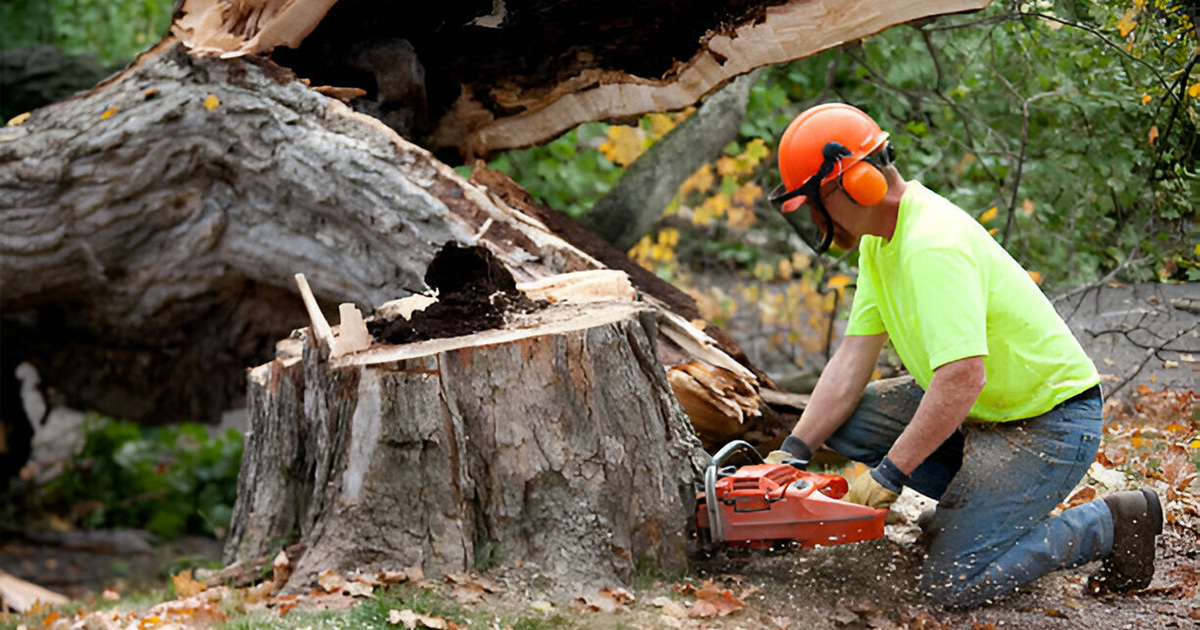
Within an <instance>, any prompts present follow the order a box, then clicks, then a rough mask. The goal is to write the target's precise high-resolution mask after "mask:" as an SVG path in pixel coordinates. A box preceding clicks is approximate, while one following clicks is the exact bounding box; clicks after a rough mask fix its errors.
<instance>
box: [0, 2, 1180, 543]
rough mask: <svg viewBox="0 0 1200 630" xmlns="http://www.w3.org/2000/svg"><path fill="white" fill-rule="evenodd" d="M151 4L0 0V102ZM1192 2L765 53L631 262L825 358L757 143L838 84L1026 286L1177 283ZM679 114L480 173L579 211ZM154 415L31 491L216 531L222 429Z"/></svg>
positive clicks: (138, 22) (24, 92) (109, 51)
mask: <svg viewBox="0 0 1200 630" xmlns="http://www.w3.org/2000/svg"><path fill="white" fill-rule="evenodd" d="M171 11H172V2H170V1H169V0H42V1H30V0H11V1H9V2H5V3H3V4H0V42H2V44H0V46H2V47H3V50H0V83H2V84H0V93H2V94H3V98H2V99H0V100H2V102H0V115H2V116H3V119H4V120H8V119H9V118H11V117H14V116H18V115H20V114H21V113H22V112H26V111H28V110H30V109H32V108H35V107H38V106H41V105H44V104H46V103H49V102H52V101H54V100H57V99H60V98H63V97H65V96H68V95H69V94H71V93H73V92H74V91H77V90H82V89H87V88H89V87H91V86H92V85H94V84H95V83H96V82H97V81H99V80H100V79H102V78H103V77H104V76H106V75H107V74H109V73H111V72H113V71H115V70H117V69H119V68H120V67H121V66H122V65H123V64H124V63H127V62H128V61H130V60H131V59H132V58H133V57H134V56H135V55H136V54H137V53H138V52H140V51H141V50H144V49H145V48H147V47H148V46H151V45H153V44H154V43H156V42H157V41H158V40H159V38H160V37H161V36H162V34H163V33H165V32H166V29H167V26H168V23H169V21H170V16H171ZM1197 11H1198V9H1197V7H1196V5H1195V3H1191V2H1186V1H1179V0H1111V1H1106V2H1084V1H1082V0H1053V1H1050V0H1042V1H1033V2H1029V1H1024V2H1021V1H1010V0H998V1H996V2H994V3H993V4H992V6H991V7H990V8H989V9H987V10H985V11H983V12H980V13H975V14H969V15H960V16H949V17H944V18H939V19H937V20H931V21H927V22H922V23H920V24H913V25H904V26H897V27H894V28H891V29H889V30H887V31H885V32H883V33H880V34H878V35H875V36H872V37H870V38H868V39H866V40H863V41H861V42H855V43H852V44H848V45H845V46H842V47H840V48H838V49H835V50H830V51H826V52H824V53H821V54H818V55H815V56H813V57H810V58H807V59H803V60H800V61H796V62H792V63H789V64H784V65H780V66H776V67H772V68H768V69H766V70H765V71H764V72H762V74H761V75H760V77H759V79H758V81H757V83H756V84H755V85H754V86H753V88H752V90H751V94H750V99H749V106H748V110H747V112H746V117H745V122H744V124H743V125H742V127H741V132H740V137H739V138H738V139H737V141H735V142H733V143H731V144H730V145H729V146H727V147H726V148H725V150H724V152H723V153H722V154H721V155H714V156H712V161H711V163H710V164H708V165H706V166H704V167H703V168H701V169H700V170H699V171H697V172H696V173H695V174H694V175H693V176H692V177H691V178H689V179H688V180H687V181H686V182H685V183H684V184H683V185H682V186H681V187H680V189H679V193H678V194H677V195H676V197H675V199H674V200H673V201H671V203H670V205H669V206H668V207H666V208H663V209H662V210H663V216H662V218H661V219H660V220H659V222H658V224H657V226H656V228H655V229H654V231H652V232H651V233H650V234H647V235H645V236H644V237H643V238H642V240H641V241H640V242H639V243H638V244H637V245H635V246H634V247H633V248H632V250H631V251H630V255H631V256H633V257H634V258H635V259H637V260H638V261H639V262H641V263H642V264H643V265H645V266H646V267H648V268H650V269H652V270H654V271H655V272H657V273H658V274H659V275H661V276H662V277H664V278H667V279H669V280H671V281H672V282H675V283H676V284H677V285H679V286H680V287H681V288H684V289H685V290H687V291H689V292H690V293H691V294H692V295H693V296H695V297H696V299H697V301H698V303H699V305H700V307H701V311H702V314H703V315H704V317H705V318H706V319H707V320H708V321H711V322H713V323H716V324H718V325H724V326H727V327H730V328H731V329H732V330H731V332H733V333H734V334H735V338H736V337H737V332H738V328H739V326H740V327H741V328H742V329H743V330H752V331H753V333H754V334H755V335H757V336H758V337H760V338H761V339H762V340H763V341H762V344H763V347H760V348H748V351H750V352H751V356H754V357H755V358H756V362H761V363H767V364H768V365H760V367H764V368H765V369H767V368H769V367H770V366H769V364H770V363H772V361H776V362H778V363H779V364H781V365H791V366H792V367H803V366H805V364H806V363H810V364H811V363H812V362H813V359H812V357H813V356H814V355H816V356H819V355H820V353H821V352H823V351H827V350H828V345H829V336H828V335H826V334H820V335H815V336H814V335H813V332H812V331H826V330H829V329H830V325H831V324H832V322H833V321H834V320H835V317H836V313H837V310H838V308H837V307H838V298H839V297H840V295H841V291H842V290H843V289H844V287H846V286H847V285H848V284H850V283H852V281H853V274H854V265H853V263H854V256H853V252H850V253H848V254H846V255H845V256H843V257H842V258H841V259H840V260H839V261H837V262H836V263H835V264H831V263H830V261H829V260H821V259H814V258H813V257H812V256H810V255H809V253H807V252H806V251H805V250H804V247H803V245H801V244H800V241H799V240H798V239H796V238H795V237H794V236H792V235H791V234H790V231H789V228H787V227H786V225H785V224H784V222H783V221H782V220H781V219H780V218H779V217H778V216H777V215H776V213H775V212H774V211H773V210H772V209H771V208H770V207H769V206H768V204H767V203H766V200H765V194H764V191H768V190H770V189H771V188H772V187H774V186H775V185H776V184H777V183H778V174H777V172H776V169H775V153H774V150H775V142H776V140H777V138H778V137H779V136H780V134H781V133H782V132H783V130H784V128H785V127H786V125H787V124H788V122H789V121H790V120H791V118H792V117H793V116H795V115H796V114H797V113H799V112H800V111H802V110H803V109H805V108H807V107H809V106H811V105H813V104H816V103H819V102H824V101H831V100H839V101H845V102H849V103H852V104H855V105H857V106H859V107H861V108H862V109H864V110H866V111H867V112H868V113H870V114H871V115H872V116H874V117H875V118H876V119H877V120H878V121H879V122H880V124H881V125H882V126H883V127H884V128H885V129H887V130H889V131H890V132H891V134H892V141H893V142H894V144H895V146H896V149H897V155H898V158H899V167H900V169H901V171H902V173H904V174H905V176H907V177H911V178H916V179H919V180H921V181H923V182H924V183H925V184H926V185H927V186H929V187H930V188H931V189H933V190H935V191H938V192H940V193H941V194H943V195H945V196H947V197H948V198H950V199H951V200H952V201H954V202H955V203H957V204H958V205H960V206H961V207H962V208H963V209H965V210H966V211H967V212H968V213H971V214H972V215H973V216H975V217H977V218H978V219H979V220H980V221H981V222H982V223H983V224H984V225H985V226H987V227H988V228H989V229H990V230H991V231H992V233H993V234H994V236H995V238H996V239H997V240H998V241H1000V242H1001V243H1002V244H1003V245H1004V246H1005V248H1006V249H1007V250H1008V251H1009V252H1010V253H1011V254H1012V255H1013V256H1014V257H1015V258H1016V259H1017V260H1018V261H1019V262H1021V263H1022V264H1023V265H1024V266H1025V267H1026V268H1027V269H1029V270H1030V272H1031V275H1033V276H1034V277H1035V279H1036V280H1037V281H1039V282H1040V283H1041V284H1042V286H1043V289H1044V290H1045V291H1046V292H1047V293H1049V294H1055V293H1063V292H1066V291H1069V290H1071V289H1073V288H1077V287H1080V286H1084V285H1087V284H1090V283H1095V282H1098V281H1101V280H1118V281H1126V282H1144V281H1161V282H1180V281H1193V282H1194V281H1198V280H1200V266H1198V260H1200V238H1198V237H1197V234H1198V231H1197V220H1198V219H1197V203H1198V200H1200V142H1198V140H1197V126H1198V124H1200V69H1197V67H1196V66H1197V59H1198V57H1200V41H1198V40H1197V34H1196V27H1195V24H1196V20H1197V17H1200V16H1198V15H1197ZM691 111H692V110H687V111H682V112H663V113H659V114H652V115H648V116H645V117H643V118H642V119H641V121H640V123H639V124H636V125H611V124H607V123H600V122H597V123H589V124H585V125H582V126H580V127H579V128H577V129H574V130H572V131H570V132H568V133H566V134H564V135H563V136H562V137H560V138H558V139H556V140H554V141H552V142H549V143H547V144H545V145H542V146H538V147H533V148H529V149H523V150H518V151H510V152H507V153H505V154H502V155H499V156H496V157H495V158H494V159H493V160H492V161H491V162H490V163H489V166H491V167H492V168H495V169H498V170H501V171H504V172H506V173H508V174H509V175H511V176H512V177H513V178H514V179H515V180H516V181H517V182H518V183H520V184H521V185H522V186H524V187H525V188H526V189H527V190H529V191H530V192H531V193H532V194H533V195H535V196H536V197H537V198H539V199H540V200H542V201H543V202H544V203H546V204H547V205H549V206H551V207H553V208H556V209H558V210H561V211H563V212H566V213H568V214H571V215H573V216H580V215H582V214H584V213H586V212H587V211H588V209H589V208H591V207H592V205H593V204H595V202H596V201H597V200H598V199H599V198H601V197H602V196H603V195H604V194H605V193H607V192H608V191H609V190H610V189H611V188H612V187H613V185H614V184H615V183H616V181H617V180H618V179H619V178H620V177H621V175H622V173H623V172H624V168H625V167H626V166H628V165H629V164H630V163H631V162H632V161H634V160H635V159H637V158H638V157H639V156H641V155H643V154H644V152H645V151H646V149H647V148H649V147H650V146H652V145H653V144H654V143H655V142H657V141H658V140H659V139H661V138H662V137H663V136H664V135H665V134H666V133H669V132H670V130H671V129H672V128H673V127H674V126H675V125H677V124H678V123H679V122H681V121H682V120H683V119H685V118H686V117H687V116H688V115H690V113H691ZM461 170H462V171H463V172H468V171H469V168H463V169H461ZM650 210H652V211H654V212H657V211H658V209H650ZM844 304H845V302H842V305H843V306H844ZM803 331H807V332H806V333H805V332H803ZM739 341H741V342H742V343H743V344H745V345H752V344H750V343H749V342H747V341H745V340H742V339H739ZM768 372H772V370H770V369H768ZM173 431H174V432H161V431H159V432H155V431H151V430H148V429H137V428H133V427H128V426H124V425H121V424H119V423H116V422H113V421H98V420H97V421H95V422H93V423H92V424H91V425H90V428H89V431H88V434H87V441H86V443H85V446H84V448H83V451H82V452H81V453H80V454H79V455H78V456H77V459H76V460H75V461H74V462H72V463H71V464H70V465H69V468H68V470H71V471H73V472H74V473H75V474H74V475H72V476H71V477H70V478H64V479H63V480H62V481H59V482H58V483H56V484H52V485H51V486H50V487H49V490H50V492H49V493H48V494H47V495H46V496H45V497H44V498H43V500H44V501H46V502H47V506H52V505H58V506H61V507H60V508H59V509H60V510H61V511H62V513H64V514H65V513H72V514H74V520H75V524H77V525H82V526H100V525H105V526H111V525H130V526H140V527H150V528H152V529H154V530H155V531H157V532H158V533H160V534H163V535H164V536H171V535H174V534H177V533H179V532H181V531H196V532H205V533H209V534H212V533H219V532H220V531H221V529H222V528H223V527H224V526H225V524H227V522H228V509H229V507H230V506H232V501H233V494H231V493H230V491H231V489H232V490H233V491H236V471H237V467H236V465H232V467H231V468H220V467H219V466H218V465H217V462H218V460H220V461H222V462H225V461H226V460H228V461H229V462H232V461H233V460H234V456H235V453H234V452H233V451H234V450H238V449H239V447H240V443H239V442H238V440H237V439H236V438H235V437H234V438H231V437H230V436H218V437H212V438H210V437H207V436H204V435H202V432H197V431H196V430H193V429H190V428H181V429H178V430H173ZM221 465H222V466H224V465H225V464H221ZM98 488H102V489H103V490H104V491H103V492H100V491H99V490H97V489H98ZM89 495H96V496H94V497H93V499H94V500H96V501H99V502H100V504H101V505H99V506H97V505H96V504H95V503H90V504H87V503H86V501H87V500H88V499H86V497H87V496H89ZM151 499H153V500H155V501H159V500H161V502H159V503H150V502H149V501H150V500H151ZM81 504H85V505H87V506H90V507H91V508H93V509H91V510H85V511H83V512H79V510H78V506H79V505H81ZM72 510H73V511H72Z"/></svg>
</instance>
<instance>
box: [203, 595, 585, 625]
mask: <svg viewBox="0 0 1200 630" xmlns="http://www.w3.org/2000/svg"><path fill="white" fill-rule="evenodd" d="M405 609H407V610H412V611H413V612H416V613H420V614H423V615H429V616H432V617H441V618H443V619H446V620H447V621H453V622H454V623H456V624H458V625H460V626H468V627H472V628H489V627H493V624H496V625H498V626H499V627H501V628H503V627H512V628H513V630H566V629H572V628H579V627H580V626H579V625H578V624H577V623H575V622H574V621H573V620H572V619H571V618H570V617H567V616H566V615H563V614H560V613H550V614H547V615H541V614H537V613H532V614H530V615H528V616H497V615H496V614H494V613H491V612H488V611H485V610H470V609H467V608H465V607H464V606H462V605H460V604H458V603H457V602H454V601H452V600H450V599H448V598H446V597H443V596H440V595H438V594H436V593H433V592H431V591H429V590H426V589H423V588H420V587H418V586H413V585H409V584H400V585H396V586H392V587H390V588H387V589H383V588H379V589H376V590H375V597H374V598H373V599H365V600H362V602H361V603H360V604H359V605H358V606H357V607H356V608H354V609H353V610H350V611H346V612H340V611H321V612H299V611H296V610H293V611H291V612H288V613H287V615H285V616H283V617H280V616H279V615H278V614H277V613H275V612H260V613H249V614H244V615H231V618H230V619H229V620H228V621H226V622H225V623H224V624H222V625H221V626H220V627H219V630H298V629H300V628H311V629H312V630H343V629H350V628H353V629H356V630H357V629H362V630H393V629H395V628H397V627H399V626H394V625H392V624H390V623H388V613H389V612H390V611H392V610H405Z"/></svg>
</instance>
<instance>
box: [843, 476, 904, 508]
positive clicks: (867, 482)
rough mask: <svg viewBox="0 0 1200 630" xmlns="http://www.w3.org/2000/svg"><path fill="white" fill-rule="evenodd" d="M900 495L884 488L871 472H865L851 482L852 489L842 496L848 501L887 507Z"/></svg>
mask: <svg viewBox="0 0 1200 630" xmlns="http://www.w3.org/2000/svg"><path fill="white" fill-rule="evenodd" d="M899 497H900V495H899V494H897V493H895V492H892V491H891V490H888V489H887V488H884V487H883V486H882V485H881V484H880V483H879V482H878V481H875V478H874V477H872V476H871V473H870V472H865V473H863V474H861V475H859V476H857V477H855V478H854V480H853V481H851V482H850V491H849V492H847V493H846V496H844V497H842V500H843V501H846V502H847V503H857V504H859V505H865V506H867V507H873V508H885V507H889V506H891V505H892V504H893V503H895V502H896V499H897V498H899Z"/></svg>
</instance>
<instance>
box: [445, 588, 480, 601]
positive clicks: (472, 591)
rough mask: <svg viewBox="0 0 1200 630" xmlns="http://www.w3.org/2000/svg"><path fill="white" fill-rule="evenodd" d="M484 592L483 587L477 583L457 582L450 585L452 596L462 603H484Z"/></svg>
mask: <svg viewBox="0 0 1200 630" xmlns="http://www.w3.org/2000/svg"><path fill="white" fill-rule="evenodd" d="M483 592H484V591H483V588H482V587H480V586H479V585H477V584H455V585H454V586H452V587H450V596H451V597H453V598H454V600H455V601H457V602H458V603H460V604H480V603H482V602H483Z"/></svg>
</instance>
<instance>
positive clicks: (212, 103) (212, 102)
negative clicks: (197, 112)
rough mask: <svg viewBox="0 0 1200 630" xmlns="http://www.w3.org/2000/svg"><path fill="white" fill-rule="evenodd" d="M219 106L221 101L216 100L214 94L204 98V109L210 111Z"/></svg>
mask: <svg viewBox="0 0 1200 630" xmlns="http://www.w3.org/2000/svg"><path fill="white" fill-rule="evenodd" d="M220 106H221V99H219V98H217V95H216V94H209V95H208V96H205V97H204V109H207V110H208V111H210V112H211V111H212V110H214V109H216V108H218V107H220Z"/></svg>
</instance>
